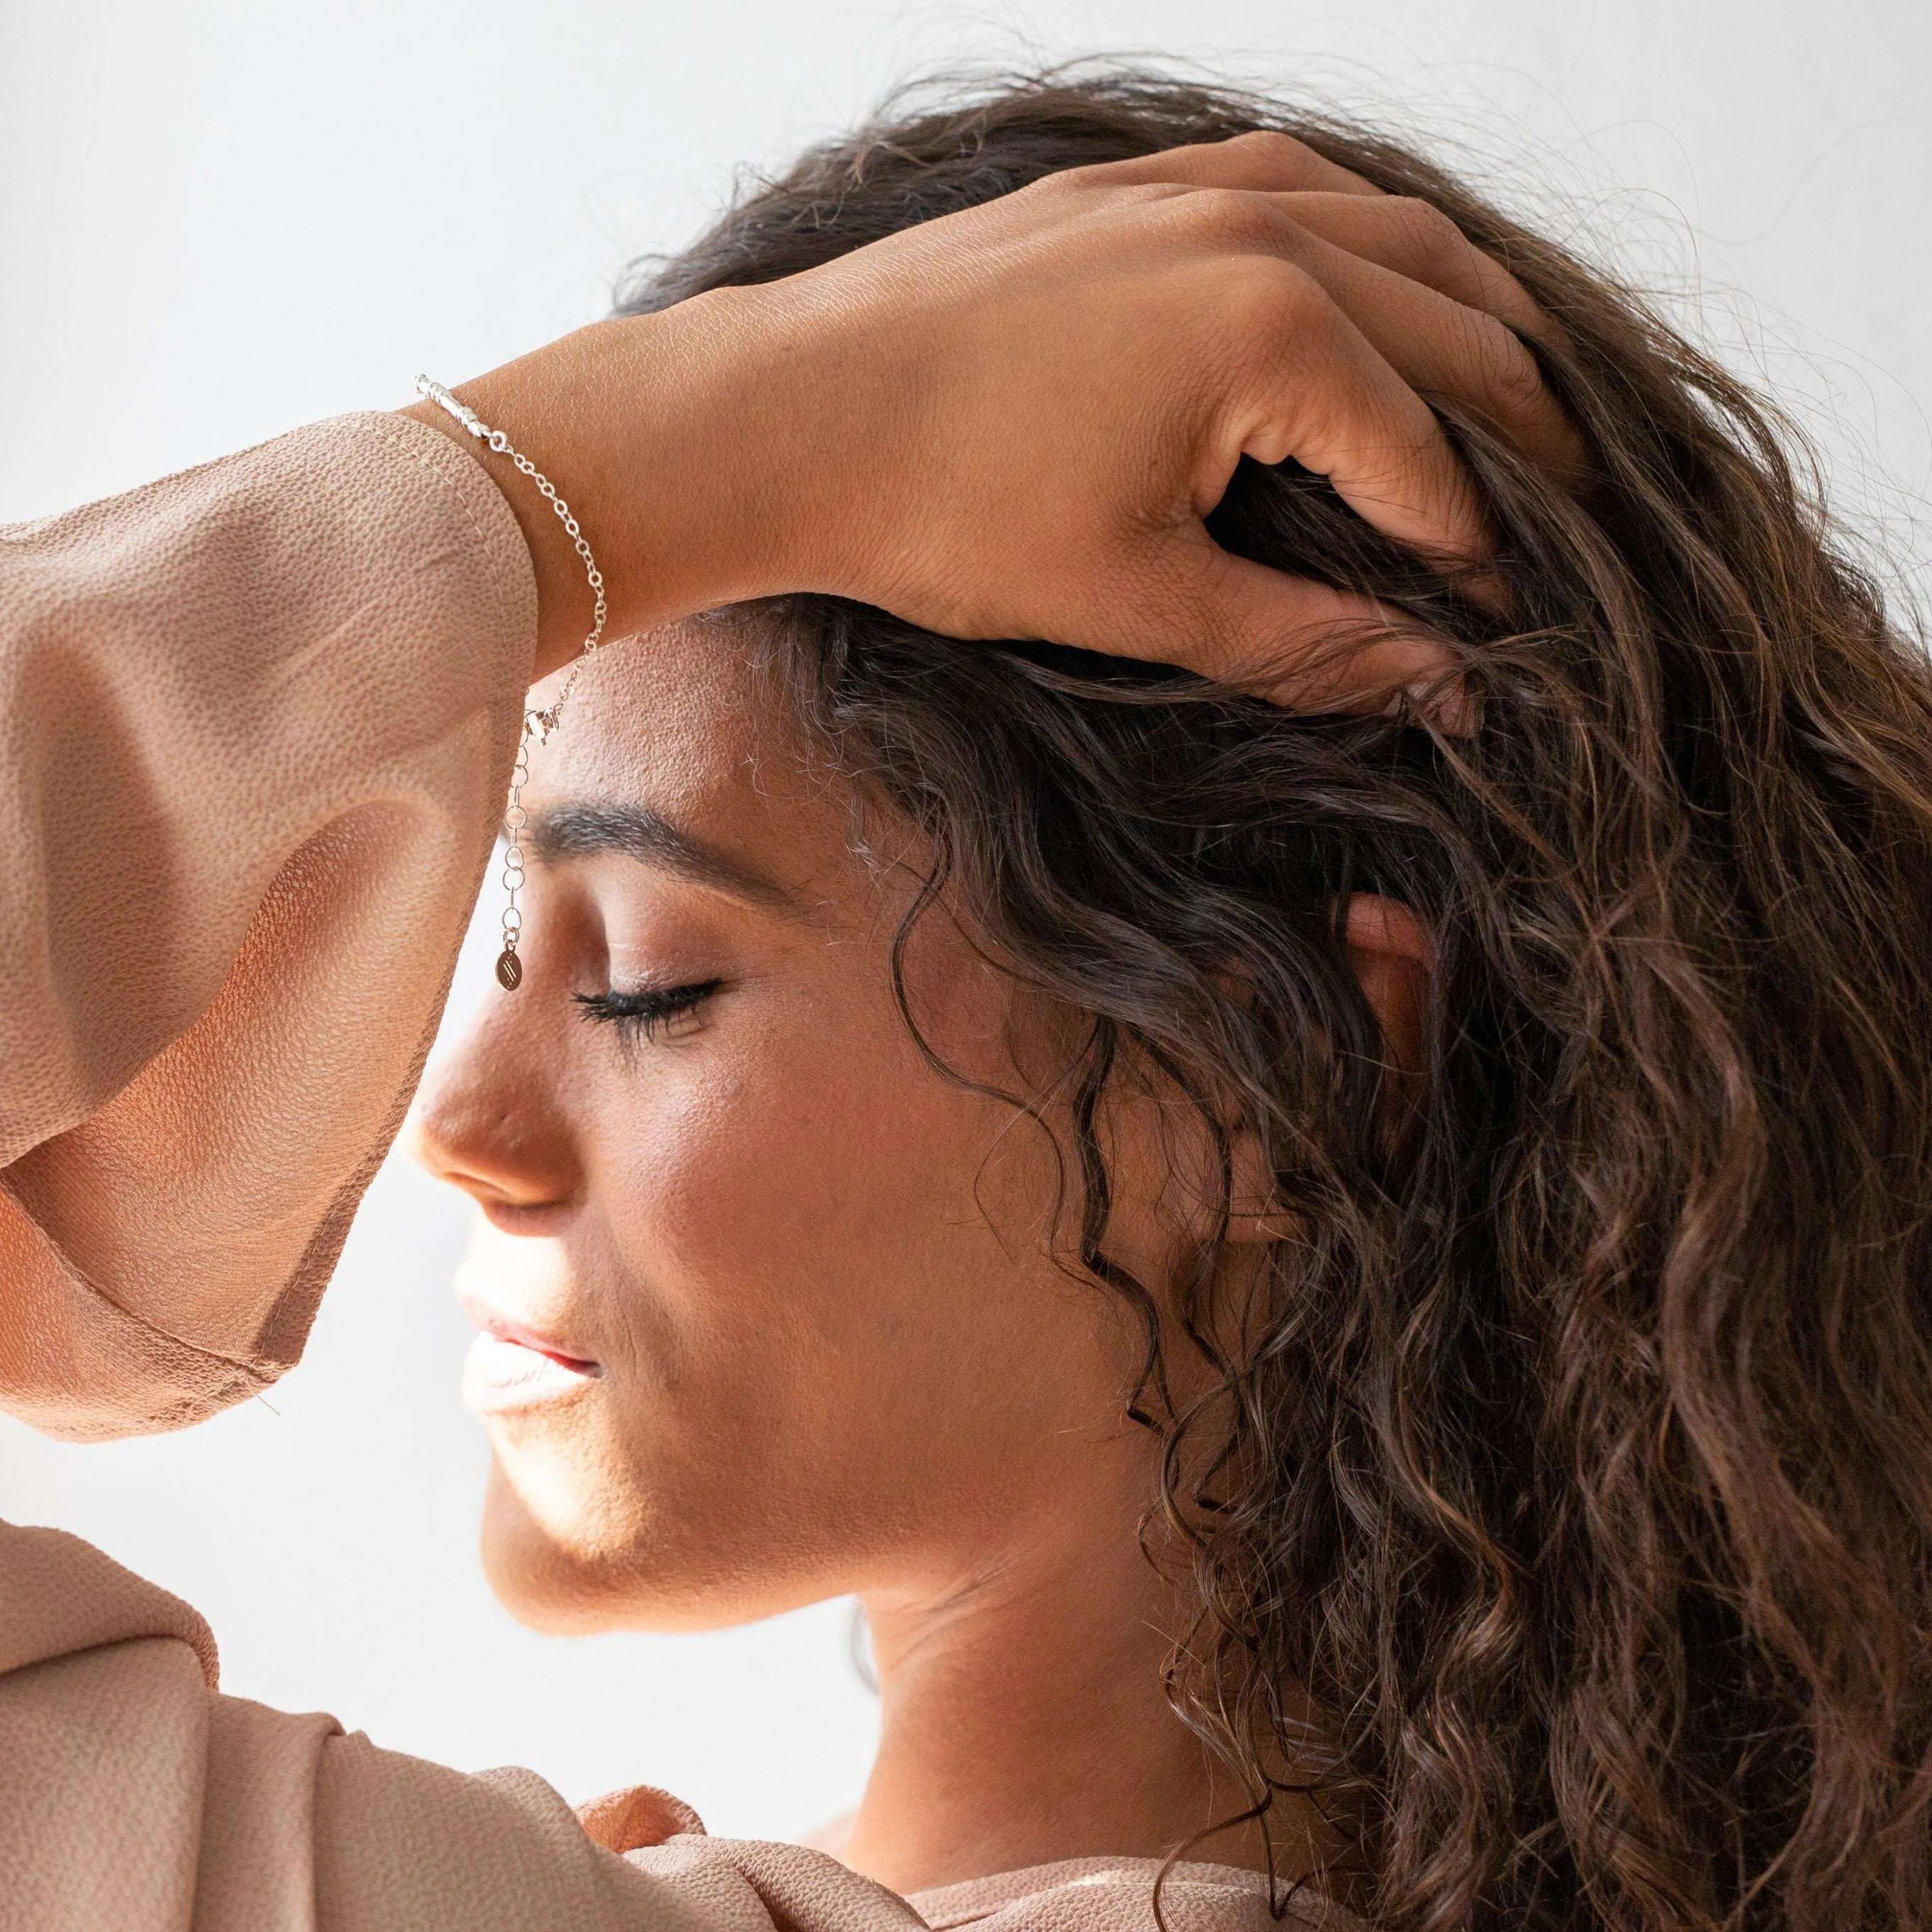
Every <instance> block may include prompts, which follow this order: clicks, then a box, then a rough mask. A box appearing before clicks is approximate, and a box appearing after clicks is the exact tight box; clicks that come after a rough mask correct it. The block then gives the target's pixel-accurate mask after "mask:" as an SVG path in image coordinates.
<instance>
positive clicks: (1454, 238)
mask: <svg viewBox="0 0 1932 1932" xmlns="http://www.w3.org/2000/svg"><path fill="white" fill-rule="evenodd" d="M1388 208H1389V209H1390V214H1389V215H1388V217H1387V218H1388V219H1389V220H1391V221H1392V222H1393V223H1394V225H1395V227H1396V229H1397V233H1399V234H1400V236H1402V238H1403V245H1404V248H1405V249H1406V251H1407V252H1408V254H1409V257H1410V259H1411V260H1412V261H1413V262H1415V263H1416V265H1417V266H1418V267H1419V268H1421V269H1424V270H1425V271H1429V270H1435V271H1442V270H1445V269H1451V268H1452V267H1454V266H1457V264H1459V263H1460V262H1461V261H1462V260H1463V257H1464V256H1465V255H1466V254H1467V253H1468V252H1469V239H1468V237H1467V236H1465V235H1464V234H1463V231H1462V229H1460V228H1458V227H1457V226H1456V224H1455V223H1454V222H1453V221H1452V220H1450V218H1449V217H1448V215H1446V214H1444V213H1443V211H1442V209H1441V208H1438V207H1437V206H1436V204H1435V202H1433V201H1424V199H1422V198H1421V196H1419V195H1399V196H1394V198H1392V199H1391V200H1390V202H1388ZM1418 279H1421V280H1427V279H1429V278H1428V276H1427V274H1425V275H1423V276H1421V277H1420V278H1418Z"/></svg>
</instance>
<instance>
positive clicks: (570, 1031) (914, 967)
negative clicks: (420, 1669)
mask: <svg viewBox="0 0 1932 1932" xmlns="http://www.w3.org/2000/svg"><path fill="white" fill-rule="evenodd" d="M743 657H744V646H743V643H742V640H741V639H736V638H734V637H733V636H731V634H730V633H729V632H728V631H725V630H723V629H721V628H706V627H704V626H702V625H692V626H688V627H684V628H679V630H677V631H674V632H671V633H667V634H660V635H658V636H654V637H648V638H645V639H642V640H638V641H637V642H635V643H630V644H628V645H626V646H622V647H620V648H618V649H613V650H612V651H611V652H609V653H607V655H604V657H602V658H600V659H598V661H596V662H595V663H594V664H592V665H591V666H589V667H588V668H587V670H586V674H585V676H584V677H583V681H582V682H581V684H580V686H579V688H578V691H577V696H576V697H575V698H574V700H573V701H572V703H571V706H570V708H569V709H568V712H567V714H566V716H565V721H564V723H563V724H562V728H561V729H560V730H559V732H558V733H556V736H555V737H554V738H553V739H552V741H551V742H550V745H548V746H547V747H545V748H542V749H541V750H540V751H538V752H537V753H536V754H535V756H534V757H533V760H532V766H533V772H532V783H531V784H530V786H529V788H528V790H526V793H525V802H526V807H527V808H528V809H529V813H530V816H531V820H532V827H531V831H530V832H529V835H527V838H528V856H529V883H528V886H527V888H526V892H525V895H524V905H525V926H524V944H523V956H524V960H525V965H526V973H525V977H524V980H523V986H521V988H520V989H519V990H518V991H517V992H514V993H513V994H502V993H500V992H496V991H495V990H494V989H492V992H491V994H490V997H489V998H488V1001H487V1004H485V1006H484V1008H483V1009H482V1010H481V1013H479V1014H478V1017H477V1018H476V1019H475V1022H474V1024H473V1025H472V1027H471V1028H470V1029H469V1031H468V1032H467V1034H466V1036H465V1037H463V1038H462V1039H461V1040H459V1041H458V1042H457V1043H455V1046H454V1048H453V1049H452V1050H451V1051H450V1052H448V1053H447V1054H446V1055H445V1056H444V1057H443V1058H442V1059H441V1061H440V1064H438V1065H437V1067H433V1068H432V1070H431V1076H430V1078H429V1079H428V1082H427V1083H426V1085H425V1090H424V1094H423V1097H422V1101H421V1102H420V1103H419V1109H418V1115H417V1128H418V1130H417V1135H416V1147H417V1151H418V1153H419V1157H420V1158H421V1159H422V1160H423V1161H424V1162H425V1164H426V1165H427V1166H429V1167H430V1169H431V1170H432V1171H433V1172H436V1173H437V1174H438V1175H441V1176H443V1178H447V1179H449V1180H450V1181H454V1182H455V1183H456V1184H458V1185H459V1186H460V1187H463V1188H464V1189H465V1190H466V1191H467V1192H469V1193H470V1194H472V1196H475V1199H476V1200H477V1201H478V1203H479V1204H480V1205H481V1208H482V1210H483V1216H482V1220H481V1223H480V1224H479V1226H478V1228H477V1229H476V1232H475V1240H474V1242H473V1244H472V1248H471V1250H470V1253H469V1256H468V1257H467V1259H466V1262H465V1263H464V1265H463V1268H462V1271H461V1273H460V1278H459V1282H458V1292H459V1293H460V1296H461V1298H462V1299H463V1302H464V1304H465V1306H466V1309H467V1310H468V1311H469V1313H470V1314H471V1316H472V1319H475V1322H477V1323H478V1326H479V1328H481V1330H482V1331H484V1333H483V1334H482V1335H481V1337H479V1340H478V1343H477V1344H476V1346H475V1351H474V1352H473V1354H472V1357H471V1358H470V1361H469V1366H468V1369H467V1371H466V1394H467V1396H468V1398H469V1401H470V1402H471V1403H472V1406H474V1407H475V1409H477V1410H478V1412H479V1413H480V1414H481V1415H482V1417H483V1418H484V1422H485V1424H486V1426H487V1428H488V1430H489V1433H490V1442H491V1446H492V1449H493V1472H492V1476H491V1481H490V1493H489V1498H488V1502H487V1507H486V1512H485V1527H484V1555H485V1559H486V1562H487V1565H488V1567H489V1570H490V1575H491V1578H492V1580H493V1583H495V1585H496V1588H497V1589H498V1591H499V1594H500V1595H502V1597H503V1598H504V1599H505V1601H506V1602H508V1604H510V1606H511V1607H512V1608H513V1609H514V1610H516V1611H517V1613H519V1614H520V1615H521V1616H523V1617H524V1618H525V1619H526V1620H529V1621H531V1622H536V1623H539V1624H541V1625H546V1626H548V1627H552V1628H596V1627H599V1626H601V1625H609V1624H618V1623H622V1624H632V1625H647V1626H651V1627H655V1628H674V1627H691V1626H697V1625H712V1624H719V1623H724V1622H739V1621H742V1620H744V1619H750V1618H753V1617H757V1616H765V1615H768V1614H770V1613H774V1612H776V1611H778V1610H783V1609H785V1608H787V1607H793V1606H795V1605H797V1604H803V1603H806V1602H809V1601H815V1600H817V1599H819V1598H823V1597H826V1596H828V1595H836V1594H840V1593H843V1592H847V1591H851V1590H855V1589H856V1590H865V1591H868V1592H880V1593H886V1594H891V1593H896V1592H907V1593H910V1594H912V1595H923V1594H925V1593H927V1592H934V1591H939V1592H943V1591H945V1590H947V1589H950V1588H952V1587H953V1586H956V1584H957V1583H958V1582H959V1580H961V1579H962V1578H963V1577H968V1576H970V1575H971V1574H974V1571H975V1570H976V1568H977V1567H978V1566H979V1565H982V1564H983V1563H985V1562H991V1561H996V1560H997V1559H998V1554H999V1552H1000V1551H1001V1549H1002V1547H1004V1546H1005V1545H1006V1544H1008V1543H1009V1542H1010V1539H1011V1538H1013V1536H1014V1535H1016V1534H1019V1535H1024V1534H1027V1533H1028V1528H1029V1526H1034V1527H1037V1529H1040V1531H1042V1532H1045V1533H1051V1524H1052V1522H1053V1520H1055V1519H1056V1518H1059V1519H1062V1520H1064V1519H1065V1518H1066V1517H1068V1516H1069V1515H1070V1514H1073V1513H1076V1512H1077V1513H1079V1514H1081V1515H1082V1516H1083V1517H1085V1520H1088V1521H1090V1522H1091V1521H1092V1520H1094V1514H1095V1513H1096V1512H1103V1513H1104V1514H1106V1515H1107V1516H1108V1517H1109V1518H1111V1517H1112V1514H1114V1512H1115V1505H1118V1508H1119V1509H1120V1510H1121V1511H1124V1512H1125V1513H1126V1514H1125V1516H1124V1520H1127V1521H1131V1520H1132V1516H1133V1514H1134V1513H1135V1512H1136V1511H1138V1509H1139V1507H1140V1506H1141V1505H1142V1502H1144V1501H1145V1498H1146V1496H1148V1486H1149V1484H1150V1482H1151V1475H1152V1467H1153V1465H1152V1457H1153V1454H1154V1443H1153V1439H1152V1438H1151V1436H1148V1433H1146V1432H1145V1431H1144V1430H1140V1429H1138V1428H1136V1427H1134V1426H1133V1424H1130V1423H1129V1422H1128V1421H1127V1420H1126V1418H1125V1416H1124V1407H1125V1403H1126V1397H1127V1392H1128V1390H1129V1388H1130V1385H1131V1383H1132V1382H1133V1376H1134V1373H1135V1370H1136V1367H1137V1364H1138V1358H1139V1339H1138V1331H1130V1326H1129V1322H1128V1319H1127V1315H1126V1313H1125V1310H1124V1306H1123V1304H1121V1303H1120V1302H1119V1301H1118V1299H1117V1298H1115V1296H1113V1295H1111V1294H1109V1293H1108V1292H1106V1291H1105V1290H1104V1289H1101V1288H1100V1287H1098V1286H1096V1285H1093V1284H1090V1283H1081V1282H1079V1281H1077V1280H1074V1279H1073V1278H1072V1277H1070V1274H1068V1273H1067V1272H1066V1271H1064V1268H1063V1267H1062V1266H1061V1264H1060V1263H1059V1262H1057V1261H1056V1260H1055V1257H1054V1255H1053V1253H1052V1250H1051V1247H1050V1241H1049V1236H1050V1233H1051V1229H1052V1223H1053V1220H1054V1217H1055V1208H1056V1202H1057V1201H1058V1198H1059V1193H1060V1175H1059V1172H1058V1165H1057V1161H1056V1156H1055V1151H1054V1148H1053V1147H1052V1144H1051V1142H1050V1141H1049V1137H1048V1135H1047V1134H1046V1133H1045V1132H1044V1131H1043V1130H1042V1129H1041V1128H1040V1127H1039V1126H1037V1125H1036V1124H1034V1123H1032V1122H1031V1121H1026V1120H1024V1119H1022V1118H1018V1117H1017V1116H1016V1114H1015V1112H1014V1110H1013V1109H1012V1108H1011V1107H1010V1106H1008V1105H1007V1104H1005V1103H1003V1102H1001V1100H997V1099H994V1098H991V1097H986V1096H983V1095H982V1094H976V1093H974V1092H973V1091H970V1090H969V1089H968V1088H966V1087H965V1086H962V1085H961V1084H959V1082H956V1081H954V1080H952V1079H948V1078H947V1077H946V1076H944V1074H942V1073H940V1072H938V1070H935V1068H934V1067H932V1065H931V1064H930V1063H929V1061H928V1060H927V1059H926V1057H925V1056H924V1055H922V1052H921V1051H920V1049H919V1046H918V1044H917V1043H916V1041H915V1040H914V1039H913V1036H912V1034H911V1033H910V1031H909V1029H908V1028H907V1024H906V1022H905V1019H904V1017H903V1016H902V1015H901V1012H900V1010H899V1008H898V1004H897V1003H896V1001H895V998H894V994H893V989H892V980H891V975H890V951H891V947H892V938H893V935H894V933H895V931H896V929H898V925H899V922H900V919H901V915H902V913H904V910H905V909H906V907H907V905H908V904H910V901H911V899H912V897H913V893H914V892H915V889H916V884H917V882H918V878H919V868H920V859H921V853H920V850H919V847H918V846H917V844H916V842H915V841H914V839H913V834H912V833H911V832H910V829H908V828H905V827H904V826H895V825H894V824H892V823H891V822H890V821H889V820H886V821H884V822H883V823H882V822H881V821H880V819H879V817H878V816H877V814H873V815H872V816H871V817H870V818H869V819H868V842H869V844H870V846H871V853H870V856H860V854H859V853H858V852H856V851H855V850H853V844H852V837H851V835H852V831H853V796H852V793H851V791H850V787H848V786H847V784H846V783H845V782H844V781H843V780H841V779H840V778H837V777H835V776H833V775H828V774H826V773H825V772H823V771H822V770H820V771H816V772H814V771H811V770H808V769H807V766H806V761H805V759H804V757H803V755H802V740H801V739H800V737H799V733H798V727H796V726H795V725H794V724H792V723H791V721H790V720H789V718H787V716H786V715H785V714H784V709H783V706H782V703H781V700H780V699H779V698H778V697H777V696H776V695H775V692H774V691H772V690H771V689H769V688H767V686H766V683H765V682H764V681H763V679H760V677H759V676H757V674H756V673H754V672H753V671H751V670H749V669H748V667H746V666H745V663H744V661H743ZM640 720H648V721H649V723H648V724H647V725H644V726H640V724H639V723H638V721H640ZM906 972H907V991H908V994H909V997H910V1001H911V1003H912V1006H913V1011H914V1013H916V1016H917V1017H918V1019H919V1022H920V1023H921V1025H922V1027H923V1028H924V1030H925V1031H926V1034H927V1035H928V1037H929V1040H930V1041H931V1043H932V1046H934V1048H935V1049H936V1050H937V1051H938V1052H939V1053H940V1054H941V1055H943V1056H944V1058H945V1059H946V1060H947V1061H948V1062H949V1063H950V1064H952V1065H953V1067H956V1068H958V1069H959V1070H962V1071H963V1072H965V1073H969V1074H971V1076H974V1078H975V1079H979V1080H981V1081H984V1082H988V1083H990V1084H992V1085H995V1086H998V1087H1001V1088H1004V1089H1006V1090H1007V1091H1032V1090H1033V1088H1034V1087H1036V1086H1037V1085H1038V1083H1039V1082H1040V1079H1041V1078H1042V1076H1043V1073H1046V1071H1047V1070H1049V1069H1050V1067H1052V1064H1053V1061H1054V1058H1055V1054H1054V1041H1055V1035H1056V1030H1057V1028H1064V1026H1065V1025H1066V1024H1067V1020H1066V1017H1065V1016H1064V1015H1056V1013H1055V1012H1054V1010H1052V1009H1051V1008H1050V1007H1048V1006H1046V1004H1045V1003H1044V1002H1043V1001H1037V1000H1035V999H1034V998H1031V996H1028V995H1024V994H1022V993H1020V992H1018V991H1017V990H1016V988H1015V986H1014V985H1013V983H1012V982H1011V981H1010V980H1009V979H1007V977H1004V975H1002V974H1000V973H999V972H998V971H996V970H995V969H994V968H992V967H991V966H989V965H988V964H987V963H986V962H985V961H984V960H983V959H981V957H980V956H979V954H978V953H977V952H976V950H974V947H972V946H971V944H969V943H968V940H967V939H966V938H965V936H964V935H963V934H962V932H961V930H960V929H959V927H958V926H956V924H955V922H953V919H951V918H950V916H948V915H947V912H946V910H945V908H944V907H943V906H942V907H936V908H935V909H934V910H932V911H931V912H930V913H928V914H927V915H926V916H924V917H923V918H922V919H921V920H920V921H919V923H918V926H917V927H916V932H915V936H914V938H913V941H912V943H911V945H910V949H909V951H908V953H907V961H906ZM1070 1180H1071V1177H1070ZM1122 1192H1123V1193H1124V1194H1130V1192H1131V1191H1130V1190H1127V1189H1124V1190H1122ZM1156 1220H1157V1217H1153V1216H1149V1217H1147V1225H1146V1226H1139V1225H1137V1223H1136V1219H1135V1217H1134V1216H1133V1213H1132V1211H1131V1209H1130V1211H1129V1212H1128V1214H1127V1217H1126V1218H1125V1219H1124V1220H1123V1221H1122V1222H1121V1223H1119V1224H1118V1225H1117V1226H1116V1228H1115V1231H1114V1234H1113V1236H1112V1241H1111V1246H1112V1247H1113V1248H1114V1249H1115V1250H1116V1251H1117V1252H1118V1253H1121V1255H1122V1256H1123V1258H1124V1259H1127V1260H1128V1261H1129V1262H1130V1263H1138V1264H1139V1265H1142V1266H1143V1267H1154V1268H1158V1267H1159V1266H1160V1256H1159V1255H1158V1254H1157V1253H1155V1252H1154V1250H1155V1248H1156V1247H1157V1246H1158V1245H1159V1244H1160V1242H1161V1241H1162V1240H1163V1237H1162V1236H1161V1235H1160V1234H1159V1233H1158V1232H1157V1228H1156V1225H1155V1223H1156ZM1062 1245H1063V1249H1064V1243H1063V1244H1062Z"/></svg>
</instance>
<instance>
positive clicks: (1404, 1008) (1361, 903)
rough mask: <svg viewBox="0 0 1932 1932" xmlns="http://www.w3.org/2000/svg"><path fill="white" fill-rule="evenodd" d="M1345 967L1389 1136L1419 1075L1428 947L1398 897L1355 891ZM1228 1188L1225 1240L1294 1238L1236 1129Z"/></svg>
mask: <svg viewBox="0 0 1932 1932" xmlns="http://www.w3.org/2000/svg"><path fill="white" fill-rule="evenodd" d="M1343 942H1344V944H1346V946H1347V947H1348V950H1349V964H1350V965H1352V967H1353V968H1355V978H1356V980H1357V983H1358V984H1359V985H1360V986H1361V989H1362V997H1363V998H1364V999H1365V1000H1367V1001H1368V1004H1369V1010H1370V1012H1371V1013H1373V1014H1374V1016H1375V1019H1376V1025H1377V1026H1378V1027H1379V1028H1380V1029H1381V1031H1382V1040H1383V1043H1384V1045H1385V1048H1386V1050H1387V1054H1388V1065H1389V1067H1390V1070H1391V1072H1392V1073H1394V1076H1396V1078H1395V1080H1394V1082H1391V1094H1390V1097H1389V1098H1390V1108H1389V1112H1388V1121H1389V1123H1390V1126H1391V1133H1392V1136H1399V1134H1400V1126H1401V1124H1402V1122H1403V1120H1404V1118H1406V1115H1407V1114H1408V1113H1409V1106H1408V1105H1407V1104H1406V1103H1407V1101H1408V1099H1409V1095H1410V1094H1412V1091H1413V1089H1414V1083H1415V1082H1416V1081H1418V1080H1419V1079H1420V1078H1421V1076H1422V1074H1423V1073H1424V1071H1425V1070H1426V1066H1427V1048H1426V1044H1425V1043H1426V1039H1427V1031H1426V1030H1427V1025H1428V1017H1429V989H1430V976H1431V974H1433V972H1434V971H1435V966H1436V947H1435V944H1434V941H1433V939H1432V938H1431V937H1430V932H1429V930H1428V929H1427V927H1426V926H1424V924H1423V922H1422V921H1421V919H1419V918H1418V917H1417V916H1416V915H1415V913H1413V912H1412V911H1411V910H1410V909H1409V907H1407V906H1406V905H1404V904H1403V903H1402V902H1401V901H1400V900H1399V899H1391V898H1383V897H1382V895H1380V894H1379V893H1376V892H1356V893H1355V894H1353V895H1352V896H1351V897H1350V898H1349V906H1348V911H1347V913H1346V916H1345V919H1344V922H1343ZM1232 1154H1233V1159H1234V1176H1233V1178H1234V1188H1233V1193H1232V1201H1231V1204H1230V1207H1231V1211H1230V1215H1229V1225H1228V1236H1227V1238H1228V1239H1229V1241H1231V1242H1256V1241H1283V1240H1285V1239H1286V1238H1288V1236H1289V1235H1291V1234H1292V1232H1294V1229H1293V1226H1292V1220H1291V1217H1288V1216H1286V1215H1284V1214H1283V1213H1282V1212H1281V1211H1280V1208H1277V1207H1276V1206H1275V1205H1274V1175H1273V1174H1272V1173H1271V1172H1269V1171H1268V1166H1267V1163H1265V1161H1264V1160H1263V1159H1262V1147H1261V1142H1260V1139H1259V1136H1257V1135H1256V1134H1255V1133H1253V1132H1252V1131H1250V1130H1246V1129H1244V1130H1241V1131H1239V1132H1238V1133H1236V1135H1235V1141H1234V1145H1233V1148H1232Z"/></svg>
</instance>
